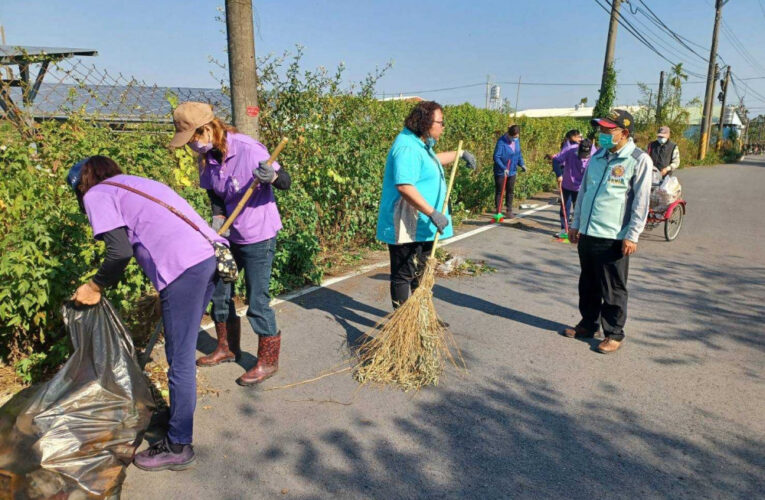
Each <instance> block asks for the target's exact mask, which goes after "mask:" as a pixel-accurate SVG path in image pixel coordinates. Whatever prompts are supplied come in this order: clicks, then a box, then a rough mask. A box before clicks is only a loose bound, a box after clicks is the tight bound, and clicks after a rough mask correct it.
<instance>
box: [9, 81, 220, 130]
mask: <svg viewBox="0 0 765 500" xmlns="http://www.w3.org/2000/svg"><path fill="white" fill-rule="evenodd" d="M10 90H11V99H12V100H13V101H14V102H15V103H16V104H17V105H21V102H22V99H21V89H20V88H18V87H14V88H12V89H10ZM170 95H175V96H177V97H178V101H179V102H183V101H200V102H206V103H209V104H210V105H211V106H212V107H213V109H214V110H215V114H216V115H218V116H221V117H223V118H227V117H229V116H230V115H231V101H230V99H229V97H228V96H226V95H224V94H223V92H221V91H220V90H219V89H204V88H190V87H157V86H145V85H116V86H114V85H75V84H46V83H43V84H42V85H41V86H40V91H39V93H38V95H37V98H36V99H35V101H34V102H33V103H31V104H30V105H29V106H28V107H27V108H23V109H24V111H26V112H28V113H30V114H31V115H32V116H33V117H35V118H42V119H45V118H48V119H50V118H57V119H61V118H66V117H67V116H69V115H70V114H71V113H72V112H74V111H79V110H82V111H83V112H84V113H85V114H87V115H91V116H93V117H94V118H96V119H103V120H106V121H113V122H141V121H151V122H170V121H172V119H171V114H172V107H171V106H170V103H169V102H168V97H169V96H170Z"/></svg>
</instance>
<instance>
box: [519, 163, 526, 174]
mask: <svg viewBox="0 0 765 500" xmlns="http://www.w3.org/2000/svg"><path fill="white" fill-rule="evenodd" d="M518 166H519V167H521V172H525V171H526V165H521V164H518Z"/></svg>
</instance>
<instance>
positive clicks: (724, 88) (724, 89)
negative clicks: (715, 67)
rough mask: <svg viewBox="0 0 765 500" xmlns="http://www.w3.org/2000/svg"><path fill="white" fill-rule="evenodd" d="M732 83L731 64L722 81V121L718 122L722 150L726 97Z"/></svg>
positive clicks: (718, 139) (718, 147)
mask: <svg viewBox="0 0 765 500" xmlns="http://www.w3.org/2000/svg"><path fill="white" fill-rule="evenodd" d="M729 83H730V65H728V68H727V69H726V70H725V80H723V81H722V82H720V86H721V87H722V99H720V100H721V101H722V104H721V106H722V107H721V108H720V121H719V122H718V123H717V150H718V151H720V148H721V147H722V143H723V120H724V118H725V98H726V97H728V84H729Z"/></svg>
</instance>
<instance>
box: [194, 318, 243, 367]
mask: <svg viewBox="0 0 765 500" xmlns="http://www.w3.org/2000/svg"><path fill="white" fill-rule="evenodd" d="M237 319H238V318H237ZM231 326H232V322H231V321H228V322H226V323H217V322H216V323H215V334H216V335H217V336H218V345H217V346H216V347H215V350H214V351H213V352H211V353H210V354H208V355H207V356H202V357H201V358H199V359H198V360H197V366H215V365H219V364H221V363H227V362H229V361H234V360H235V359H236V354H234V353H233V352H232V350H231V348H230V347H229V346H230V344H229V340H230V339H231V337H232V336H233V334H234V331H233V330H234V329H235V328H231ZM237 333H238V332H237ZM238 342H239V341H238V339H237V343H238Z"/></svg>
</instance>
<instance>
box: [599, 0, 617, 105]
mask: <svg viewBox="0 0 765 500" xmlns="http://www.w3.org/2000/svg"><path fill="white" fill-rule="evenodd" d="M621 5H622V0H613V3H612V4H611V22H610V23H608V40H607V41H606V58H605V60H604V61H603V76H602V78H601V79H600V94H601V95H603V91H604V90H605V86H606V78H607V75H608V68H609V67H611V65H612V64H614V49H615V47H616V28H618V27H619V7H621Z"/></svg>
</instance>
